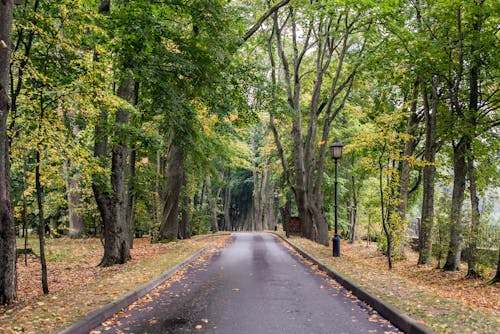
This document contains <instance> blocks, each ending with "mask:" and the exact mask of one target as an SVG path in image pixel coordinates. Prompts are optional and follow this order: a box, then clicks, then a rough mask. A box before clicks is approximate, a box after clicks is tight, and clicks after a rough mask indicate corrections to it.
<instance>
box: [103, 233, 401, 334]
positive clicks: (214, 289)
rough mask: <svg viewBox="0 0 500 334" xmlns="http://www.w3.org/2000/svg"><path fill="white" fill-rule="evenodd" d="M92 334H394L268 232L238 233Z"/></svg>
mask: <svg viewBox="0 0 500 334" xmlns="http://www.w3.org/2000/svg"><path fill="white" fill-rule="evenodd" d="M94 333H141V334H142V333H148V334H155V333H221V334H238V333H241V334H247V333H248V334H253V333H255V334H271V333H273V334H274V333H283V334H294V333H297V334H309V333H318V334H322V333H338V334H341V333H346V334H355V333H399V331H398V330H397V329H395V328H394V327H393V326H392V325H391V324H390V323H389V322H388V321H387V320H385V319H383V318H382V317H381V316H379V315H378V314H377V313H376V312H375V311H373V310H372V309H371V308H370V307H368V306H367V305H365V304H364V303H362V302H361V301H359V300H358V299H356V298H355V297H353V296H352V295H351V294H350V293H349V292H348V291H346V290H345V289H343V288H342V287H340V286H339V285H338V284H337V283H336V282H334V281H332V280H331V279H330V278H329V277H327V276H326V275H325V274H323V273H321V272H319V271H317V270H315V269H314V268H312V267H311V266H310V265H308V264H307V263H306V262H305V261H304V260H303V259H302V258H300V257H299V256H297V255H295V253H293V252H292V251H291V250H290V249H288V248H287V247H285V246H284V245H283V244H282V243H281V242H280V241H279V240H278V239H277V238H276V237H274V236H273V235H271V234H267V233H235V234H234V237H233V241H232V242H231V243H230V244H228V246H227V247H225V248H224V249H222V251H220V252H218V253H216V254H214V255H213V256H212V257H211V258H209V259H208V260H206V261H200V262H199V263H195V264H193V265H192V266H190V267H189V268H188V269H187V270H186V271H184V272H183V273H182V274H181V275H178V277H176V278H175V279H174V280H171V281H170V282H168V284H166V285H165V286H163V287H160V288H157V289H155V290H153V291H152V292H151V293H150V294H148V295H147V296H146V297H144V298H143V299H141V300H139V301H138V302H136V303H134V304H132V305H131V306H130V307H129V308H128V309H125V310H123V311H122V312H119V313H118V314H117V315H115V316H114V317H113V318H112V319H110V320H108V321H106V322H105V323H103V324H102V325H101V326H100V327H98V328H96V329H95V330H94Z"/></svg>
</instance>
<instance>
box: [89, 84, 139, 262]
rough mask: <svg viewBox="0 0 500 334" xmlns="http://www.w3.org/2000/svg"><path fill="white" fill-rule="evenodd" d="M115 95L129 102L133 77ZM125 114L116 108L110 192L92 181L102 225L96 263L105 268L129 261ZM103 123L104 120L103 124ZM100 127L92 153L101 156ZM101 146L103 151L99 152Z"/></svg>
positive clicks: (121, 85)
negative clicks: (101, 243)
mask: <svg viewBox="0 0 500 334" xmlns="http://www.w3.org/2000/svg"><path fill="white" fill-rule="evenodd" d="M117 95H118V96H119V97H121V98H123V99H125V100H126V101H132V100H133V96H134V80H133V78H132V77H130V76H129V77H128V78H125V79H124V80H123V81H122V83H121V84H120V86H119V87H118V91H117ZM101 116H102V119H101V120H102V121H103V120H104V119H107V117H106V116H107V114H106V113H105V112H103V113H102V114H101ZM128 121H129V113H128V111H127V110H126V109H125V108H124V107H120V108H118V110H117V111H116V126H117V127H119V128H118V129H117V130H116V131H115V136H116V138H117V139H118V140H117V143H116V144H115V145H114V147H113V150H112V156H111V188H112V192H111V193H108V192H106V190H105V189H106V188H105V187H106V186H105V184H102V183H101V184H97V183H94V184H93V188H94V194H95V197H96V201H97V205H98V207H99V211H100V213H101V218H102V220H103V224H104V255H103V258H102V260H101V263H100V266H103V267H106V266H111V265H114V264H122V263H125V262H127V261H128V260H130V258H131V256H130V234H131V232H130V229H129V226H128V225H127V215H126V213H127V211H126V210H127V200H128V198H127V186H126V185H127V183H126V171H127V152H128V147H127V143H126V134H125V130H124V128H123V127H124V126H125V125H126V124H128ZM104 124H105V123H104ZM101 131H102V130H101V129H100V128H99V129H97V128H96V143H95V147H94V155H95V156H96V157H99V158H101V157H104V156H105V154H106V145H105V144H106V143H107V136H106V135H104V138H99V136H102V135H103V134H102V133H100V132H101ZM104 139H106V141H104V142H103V140H104ZM102 149H104V151H101V150H102Z"/></svg>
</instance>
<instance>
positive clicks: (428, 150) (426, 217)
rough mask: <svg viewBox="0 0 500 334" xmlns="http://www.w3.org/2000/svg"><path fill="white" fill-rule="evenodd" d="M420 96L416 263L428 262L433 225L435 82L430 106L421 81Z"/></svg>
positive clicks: (436, 101) (436, 99)
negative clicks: (420, 166) (421, 142)
mask: <svg viewBox="0 0 500 334" xmlns="http://www.w3.org/2000/svg"><path fill="white" fill-rule="evenodd" d="M422 96H423V101H424V115H425V148H424V160H425V163H426V164H425V166H424V168H423V175H424V176H423V179H424V184H423V194H422V195H423V198H422V218H421V221H420V226H419V235H418V243H419V247H418V264H426V263H428V262H429V259H430V254H431V246H432V242H431V236H432V227H433V225H434V178H435V175H436V164H435V161H436V120H437V103H438V96H437V83H436V79H434V80H433V82H432V100H431V101H432V106H431V105H429V98H428V93H427V88H426V84H425V83H422Z"/></svg>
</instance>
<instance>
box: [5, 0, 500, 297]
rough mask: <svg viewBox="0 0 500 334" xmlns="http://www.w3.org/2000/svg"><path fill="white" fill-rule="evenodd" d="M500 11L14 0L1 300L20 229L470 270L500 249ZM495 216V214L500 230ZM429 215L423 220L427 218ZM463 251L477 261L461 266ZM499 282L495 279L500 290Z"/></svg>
mask: <svg viewBox="0 0 500 334" xmlns="http://www.w3.org/2000/svg"><path fill="white" fill-rule="evenodd" d="M499 13H500V4H498V2H496V1H489V0H467V1H458V0H456V1H455V0H438V1H425V0H403V1H396V0H394V1H382V2H379V3H378V2H372V1H367V0H359V1H342V0H333V1H322V0H317V1H309V0H282V1H278V0H275V1H272V0H259V1H246V0H237V1H224V0H186V1H177V0H174V1H151V0H102V1H98V0H95V1H83V0H61V1H46V0H16V1H13V0H0V268H1V270H0V303H1V304H9V303H11V302H12V301H13V300H14V299H15V298H16V248H20V247H21V245H19V244H18V245H17V246H16V236H17V237H18V238H21V237H25V238H27V237H28V235H30V234H31V233H32V232H33V233H36V234H37V235H38V238H39V242H40V261H41V267H42V287H43V291H44V292H45V293H48V292H49V288H50V287H49V286H48V284H47V279H46V275H47V269H46V264H45V257H44V242H45V238H47V237H53V238H54V237H60V236H62V235H68V236H70V237H72V238H82V237H87V236H99V237H102V239H103V242H104V244H103V245H104V247H103V249H104V250H103V258H102V261H101V264H100V265H101V266H111V265H114V264H119V263H125V262H127V261H128V260H129V259H130V249H131V248H133V240H134V237H136V236H142V235H143V234H149V235H150V236H151V239H152V241H153V242H158V241H172V240H175V239H184V238H190V237H191V236H192V235H193V234H202V233H208V232H217V231H219V230H228V231H232V230H266V229H271V230H273V229H274V228H275V227H276V226H277V224H278V223H283V222H285V221H286V220H287V219H288V218H289V217H290V216H298V217H299V218H300V221H301V224H302V234H303V236H304V237H307V238H309V239H311V240H314V241H316V242H318V243H321V244H324V245H328V244H329V238H330V237H329V231H330V229H331V227H332V225H333V177H334V176H333V171H334V169H333V161H332V159H331V157H330V153H329V147H330V145H331V144H332V143H333V141H334V139H335V138H338V139H339V140H340V141H341V142H342V143H343V144H344V151H343V156H342V158H341V160H340V161H339V164H340V166H339V181H340V182H339V183H340V190H339V195H340V200H339V203H340V206H339V210H340V214H339V216H340V217H341V219H340V232H341V235H342V237H343V238H345V239H348V240H351V241H354V240H355V239H357V238H369V239H372V240H376V241H377V243H378V246H379V249H380V251H382V252H383V253H384V254H385V255H386V256H387V259H388V266H389V268H391V267H392V266H393V263H394V261H397V260H398V259H401V258H402V257H404V249H405V247H408V246H409V244H410V243H411V240H412V238H410V237H409V236H410V235H414V236H415V237H416V238H415V240H416V244H415V245H414V246H416V249H417V250H418V252H419V259H418V263H419V264H422V265H423V264H428V263H430V262H431V261H434V260H437V263H438V267H442V268H443V269H445V270H457V269H459V267H460V265H461V261H462V260H463V259H466V260H467V268H468V274H467V275H468V277H470V278H473V277H478V276H480V275H482V274H483V268H484V266H485V265H488V264H489V265H490V266H491V265H492V263H491V262H492V261H491V259H486V258H487V257H488V256H484V253H485V250H486V251H495V250H497V253H495V254H496V255H495V256H496V259H494V260H493V262H494V263H497V262H498V266H499V269H500V254H498V248H499V242H500V241H499V230H500V222H499V221H498V214H497V216H494V215H493V214H490V213H491V212H492V207H493V205H494V203H495V200H498V189H499V188H498V187H500V184H499V180H500V177H499V176H500V175H499V172H500V170H499V163H498V161H499V149H500V145H499V144H500V140H499V135H500V133H499V132H498V125H499V124H500V117H499V114H498V111H499V106H500V105H499V104H500V100H499V97H500V95H499V82H498V78H499V75H500V68H499V65H500V64H499V62H498V59H500V54H499V52H500V51H499V50H500V48H499V47H498V46H499V43H498V38H499V36H498V26H499V23H500V22H499V19H500V16H499ZM495 217H496V218H495ZM416 222H417V223H416ZM463 253H465V255H466V256H465V257H463V256H462V254H463ZM498 279H499V274H498V269H497V275H496V276H495V278H494V279H493V281H498Z"/></svg>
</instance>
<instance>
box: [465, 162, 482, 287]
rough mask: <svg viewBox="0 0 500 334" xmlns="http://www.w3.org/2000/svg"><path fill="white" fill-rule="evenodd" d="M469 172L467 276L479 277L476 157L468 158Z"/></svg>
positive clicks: (478, 215) (478, 213)
mask: <svg viewBox="0 0 500 334" xmlns="http://www.w3.org/2000/svg"><path fill="white" fill-rule="evenodd" d="M467 174H468V175H469V191H470V202H471V222H470V236H469V247H468V249H467V251H468V254H467V255H468V256H467V278H478V277H481V274H480V273H479V271H478V270H477V238H478V234H479V224H480V217H481V214H480V212H479V198H478V197H477V186H476V175H475V170H474V159H473V158H472V157H468V158H467Z"/></svg>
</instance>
